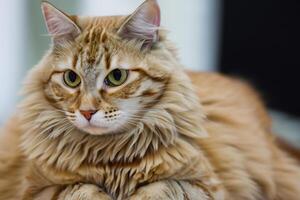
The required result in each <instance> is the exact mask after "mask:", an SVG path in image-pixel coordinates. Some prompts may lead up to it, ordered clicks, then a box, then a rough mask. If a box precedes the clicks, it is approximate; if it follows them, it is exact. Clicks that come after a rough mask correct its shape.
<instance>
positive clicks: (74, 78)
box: [69, 71, 77, 82]
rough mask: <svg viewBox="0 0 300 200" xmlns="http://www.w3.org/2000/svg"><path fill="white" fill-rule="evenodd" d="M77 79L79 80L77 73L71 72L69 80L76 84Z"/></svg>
mask: <svg viewBox="0 0 300 200" xmlns="http://www.w3.org/2000/svg"><path fill="white" fill-rule="evenodd" d="M76 78H77V74H76V73H75V72H72V71H71V72H70V73H69V80H70V81H71V82H75V81H76Z"/></svg>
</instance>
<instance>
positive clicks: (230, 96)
mask: <svg viewBox="0 0 300 200" xmlns="http://www.w3.org/2000/svg"><path fill="white" fill-rule="evenodd" d="M124 19H126V18H125V17H97V18H87V17H82V18H81V17H76V23H77V24H78V26H79V27H80V28H81V29H82V30H83V33H82V35H81V36H79V38H77V39H76V41H75V42H68V43H65V44H64V45H61V46H60V47H59V48H57V49H56V47H55V46H54V47H53V48H52V49H51V50H50V51H49V52H48V53H47V54H46V55H45V57H44V58H43V59H42V61H41V62H40V63H39V64H38V66H36V67H35V68H34V69H33V70H32V71H31V72H30V73H29V75H28V77H27V79H26V83H25V86H24V89H23V93H24V98H23V100H22V102H21V103H20V109H19V111H18V113H17V114H16V117H14V118H13V119H11V120H10V121H9V122H8V124H7V126H6V128H5V129H4V131H3V132H4V133H3V134H2V136H1V137H2V138H1V140H0V141H1V144H0V148H1V149H0V161H1V162H0V177H1V179H0V199H6V200H9V199H34V198H36V199H38V197H45V196H48V197H49V195H50V193H51V191H52V189H53V191H54V192H53V193H54V194H52V195H54V196H52V197H51V198H49V199H59V198H61V196H60V195H71V194H73V193H74V195H75V193H76V192H77V193H76V195H79V196H80V195H81V194H78V191H81V190H85V187H88V186H85V187H78V188H77V189H78V190H77V189H76V187H74V188H75V189H74V188H71V189H70V188H69V187H71V186H72V185H76V184H78V183H80V184H92V185H94V186H97V187H99V188H100V189H101V191H103V192H104V193H106V194H107V195H108V196H109V197H108V196H106V198H112V199H127V198H128V199H146V198H148V197H149V198H150V199H151V197H152V198H154V196H155V195H156V197H159V198H158V199H166V198H167V197H168V198H169V199H189V198H190V199H241V200H242V199H243V200H247V199H249V200H256V199H270V200H279V199H282V200H285V199H288V200H296V199H299V196H300V190H299V188H300V169H299V166H298V163H297V162H296V161H295V160H293V159H292V158H291V157H290V156H289V155H288V154H287V153H285V152H284V151H282V150H281V149H280V148H278V147H277V145H276V143H275V142H274V137H273V136H272V133H271V122H270V119H269V117H268V115H267V114H266V111H265V109H264V106H263V105H262V103H261V101H260V99H259V97H258V96H257V95H256V93H255V92H253V90H252V89H251V88H250V87H248V86H247V84H244V83H241V82H239V81H237V80H234V79H230V78H225V77H223V76H221V75H217V74H210V73H197V74H193V73H192V74H189V75H190V78H191V79H192V80H193V84H192V82H191V81H190V78H189V77H188V76H187V75H186V73H185V72H184V71H183V69H182V67H181V65H180V62H179V61H178V59H177V55H176V51H175V48H174V46H173V45H172V43H170V42H169V41H168V40H167V38H166V36H165V33H164V32H162V31H160V37H159V38H160V41H159V42H158V43H157V44H156V46H155V47H153V49H151V50H150V51H148V52H142V53H141V52H140V46H141V44H140V43H139V42H138V41H122V40H120V38H118V37H117V36H116V35H115V32H114V31H115V30H116V29H117V28H118V27H120V26H121V25H122V22H123V21H124ZM97 36H99V37H100V38H101V39H99V38H97ZM95 38H96V39H95ZM87 40H88V41H89V42H88V43H87V44H86V41H87ZM104 40H105V42H104V43H105V45H106V46H107V45H109V47H106V48H108V49H109V50H108V51H109V52H110V53H111V54H112V55H114V56H116V55H117V56H119V57H122V55H126V58H129V59H131V61H128V62H136V60H139V63H142V64H143V65H145V66H148V67H146V68H143V70H144V71H145V72H143V73H146V74H148V75H142V74H143V73H142V72H141V73H140V74H139V75H140V76H141V77H143V79H141V80H139V81H137V82H136V84H132V85H131V86H130V88H124V89H123V90H122V92H120V93H118V94H117V95H118V97H122V95H123V96H124V95H126V94H127V93H126V92H128V91H130V92H132V91H131V90H132V88H135V87H136V88H135V89H134V91H133V92H137V91H138V90H140V89H138V87H137V85H139V84H143V83H145V82H146V80H148V79H146V78H145V77H147V76H149V77H151V80H152V81H153V82H151V83H152V84H154V85H156V86H157V87H155V88H151V89H152V91H156V90H157V89H158V88H160V89H159V91H156V92H157V94H159V95H158V96H156V98H155V100H154V99H152V98H151V97H148V96H145V97H143V98H142V99H147V98H148V101H147V102H148V103H147V105H148V108H147V109H145V110H143V112H142V114H141V115H140V116H139V119H138V120H135V121H134V125H132V124H131V125H130V126H129V127H126V128H124V130H123V129H122V131H120V132H118V133H115V134H113V135H100V136H96V135H90V134H88V133H85V132H83V131H80V130H79V129H77V128H75V127H74V125H73V124H72V123H71V122H70V120H68V119H67V118H66V116H65V114H64V112H62V111H61V110H60V109H58V108H57V105H58V103H57V102H58V101H59V100H58V99H57V97H55V96H53V95H54V94H59V93H58V88H57V85H55V84H52V85H51V84H50V83H51V82H49V76H51V73H52V72H53V70H55V69H54V68H55V66H56V65H58V64H59V62H60V61H61V60H62V59H66V60H70V57H73V56H74V55H75V54H74V51H76V52H77V50H78V49H80V52H85V48H87V49H88V51H86V52H89V54H88V53H83V54H82V55H83V57H81V58H80V59H81V60H80V62H81V63H84V62H87V63H94V60H92V59H91V54H92V55H93V56H92V57H93V58H94V59H96V58H100V57H101V56H100V54H102V53H103V51H102V50H103V49H104V48H103V49H102V46H101V45H102V43H101V41H104ZM84 42H85V43H84ZM79 44H80V45H79ZM78 46H80V47H81V48H78ZM101 49H102V50H101ZM106 51H107V49H106ZM91 52H92V53H91ZM93 52H94V54H93ZM129 52H130V53H129ZM128 55H130V56H128ZM84 56H86V57H84ZM89 56H90V57H89ZM58 60H59V61H58ZM91 60H92V61H91ZM133 60H134V61H133ZM51 66H52V67H51ZM95 70H97V69H95ZM86 71H87V70H86ZM88 77H92V76H88ZM142 80H144V82H143V81H142ZM149 80H150V79H149ZM149 80H148V81H149ZM49 84H50V85H51V87H50V86H49ZM145 87H146V86H145ZM155 89H156V90H155ZM53 91H54V92H56V93H53ZM50 94H51V95H50ZM64 95H65V94H64ZM116 98H117V97H116ZM49 99H50V100H49ZM149 99H150V100H149ZM66 103H67V102H61V104H62V105H65V104H66ZM61 104H59V105H61ZM94 186H92V187H89V189H88V190H91V191H92V193H95V190H94ZM91 188H92V189H91ZM85 191H87V190H85ZM99 191H100V190H99ZM43 192H44V193H43ZM60 192H61V194H60ZM83 194H84V195H85V193H84V192H83V193H82V195H83ZM82 195H81V196H82ZM84 195H83V196H84ZM152 195H153V196H152ZM164 195H165V196H164ZM41 199H43V198H41ZM154 199H155V198H154Z"/></svg>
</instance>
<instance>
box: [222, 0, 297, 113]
mask: <svg viewBox="0 0 300 200" xmlns="http://www.w3.org/2000/svg"><path fill="white" fill-rule="evenodd" d="M222 21H223V33H222V36H221V37H222V38H221V41H222V42H221V54H220V56H221V57H220V64H219V66H221V71H222V72H223V73H226V74H231V75H238V76H241V77H243V78H245V79H246V80H248V81H249V82H251V83H252V84H253V85H254V86H255V87H256V88H257V89H258V90H260V92H261V93H262V94H263V97H264V99H265V101H266V102H267V105H268V106H270V107H271V108H273V109H277V110H281V111H285V112H288V113H290V114H294V115H298V116H300V89H299V86H300V83H299V81H300V73H299V71H300V70H299V69H300V55H299V54H300V39H299V38H300V1H297V0H288V1H282V0H264V1H259V0H243V1H241V0H223V18H222Z"/></svg>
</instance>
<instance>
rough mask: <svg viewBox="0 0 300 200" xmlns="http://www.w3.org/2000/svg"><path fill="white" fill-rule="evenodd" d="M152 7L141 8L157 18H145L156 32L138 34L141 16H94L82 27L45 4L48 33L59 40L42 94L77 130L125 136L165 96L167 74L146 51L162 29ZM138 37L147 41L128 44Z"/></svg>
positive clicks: (49, 56) (49, 64)
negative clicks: (122, 133)
mask: <svg viewBox="0 0 300 200" xmlns="http://www.w3.org/2000/svg"><path fill="white" fill-rule="evenodd" d="M147 2H148V3H147ZM148 4H149V5H148ZM153 6H154V7H155V6H156V2H155V1H152V0H150V1H146V3H145V4H143V5H142V6H141V7H140V8H139V10H142V11H143V12H144V14H145V9H149V8H150V7H151V9H152V10H151V13H149V14H151V15H155V16H153V17H152V18H153V19H152V18H149V16H147V17H148V18H147V19H146V20H149V19H150V21H147V23H150V22H151V28H152V30H150V29H149V27H148V29H147V27H144V28H146V29H145V30H144V32H140V33H138V32H137V31H143V30H141V29H139V30H132V29H137V28H141V27H140V25H141V24H136V23H140V22H136V21H134V20H141V17H143V16H140V14H138V15H137V14H134V15H133V16H132V17H131V18H129V20H128V18H127V19H126V18H122V17H121V18H120V17H119V18H118V17H111V18H94V19H93V20H90V22H89V25H85V27H83V25H82V26H80V25H78V24H80V23H81V24H83V22H80V20H79V19H77V23H75V22H74V21H73V20H72V21H71V18H66V17H67V16H64V15H62V13H61V12H60V11H58V10H56V9H55V8H54V7H52V6H51V5H49V4H46V5H43V11H44V15H45V19H46V22H47V26H48V30H49V32H50V33H51V34H53V35H54V36H56V38H54V43H55V46H54V48H53V52H52V53H51V54H49V55H48V58H47V64H46V65H47V66H43V67H45V68H48V69H47V70H48V71H49V68H50V69H51V70H50V72H49V73H47V75H48V77H47V81H46V82H45V83H44V86H43V88H44V94H45V97H46V99H47V101H48V102H49V103H50V104H51V105H52V106H53V109H55V110H57V111H59V112H63V113H64V114H65V116H66V117H67V118H68V119H69V121H70V122H71V123H72V124H73V125H74V126H75V127H77V128H78V129H80V130H83V131H84V132H86V133H90V134H93V135H103V134H114V133H120V132H123V131H125V130H126V129H128V128H130V127H132V126H134V124H135V122H136V121H138V120H139V119H140V118H141V117H142V116H143V114H144V112H145V111H146V110H147V109H151V107H152V105H153V104H155V103H156V102H157V100H158V98H159V97H160V96H161V95H162V93H163V90H164V86H165V84H166V81H167V78H166V75H167V73H168V72H167V71H164V70H162V69H163V67H162V66H160V62H159V61H156V59H155V58H154V57H153V56H151V55H150V54H149V53H147V48H151V47H152V45H153V44H154V43H155V42H158V38H157V37H158V35H157V31H156V30H155V31H154V30H153V26H158V25H159V22H158V21H157V20H158V18H159V12H158V11H159V10H158V11H153ZM139 10H138V11H139ZM136 17H138V18H139V19H137V18H136ZM55 20H56V22H55ZM143 20H145V19H143ZM83 21H84V20H83ZM116 21H118V23H116ZM112 23H113V25H107V24H112ZM123 23H124V24H123ZM118 24H119V25H118ZM144 25H145V24H144ZM68 26H69V27H68ZM134 26H139V27H134ZM120 27H121V28H120ZM116 28H118V30H117V31H116V30H115V29H116ZM67 29H69V30H67ZM120 29H121V30H120ZM131 31H132V33H131ZM133 31H135V32H133ZM149 31H150V32H149ZM134 34H136V35H134ZM140 34H148V35H140ZM150 34H152V35H150ZM123 36H124V37H123ZM137 36H142V38H141V39H142V40H143V43H141V42H138V41H136V40H135V42H133V41H130V40H131V39H139V38H136V37H137ZM148 50H149V49H148ZM148 54H149V55H148Z"/></svg>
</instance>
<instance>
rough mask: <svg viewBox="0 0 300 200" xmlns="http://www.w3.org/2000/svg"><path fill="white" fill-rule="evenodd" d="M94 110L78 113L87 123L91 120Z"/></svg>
mask: <svg viewBox="0 0 300 200" xmlns="http://www.w3.org/2000/svg"><path fill="white" fill-rule="evenodd" d="M96 112H97V111H96V110H80V113H81V114H82V115H83V116H84V118H86V119H87V120H88V121H90V120H91V118H92V116H93V114H95V113H96Z"/></svg>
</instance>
